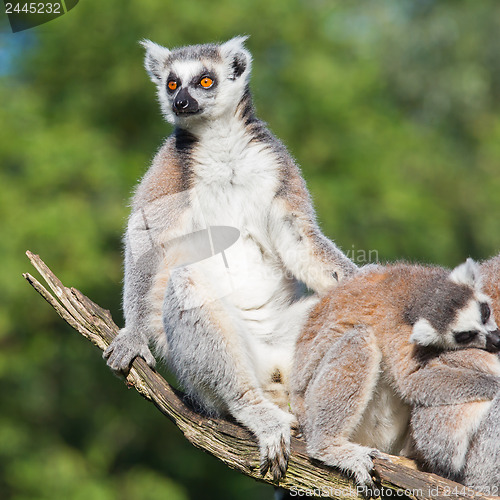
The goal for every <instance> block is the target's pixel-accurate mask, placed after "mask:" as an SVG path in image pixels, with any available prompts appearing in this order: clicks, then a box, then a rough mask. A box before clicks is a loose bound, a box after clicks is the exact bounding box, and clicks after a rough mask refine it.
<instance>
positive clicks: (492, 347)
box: [486, 330, 500, 352]
mask: <svg viewBox="0 0 500 500" xmlns="http://www.w3.org/2000/svg"><path fill="white" fill-rule="evenodd" d="M486 350H487V351H488V352H500V330H495V331H494V332H490V333H489V334H488V336H487V337H486Z"/></svg>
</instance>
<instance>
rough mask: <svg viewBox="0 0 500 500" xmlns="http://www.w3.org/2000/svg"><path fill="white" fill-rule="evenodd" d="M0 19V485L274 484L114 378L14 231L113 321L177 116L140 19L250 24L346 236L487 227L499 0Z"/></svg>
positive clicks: (455, 255) (421, 247)
mask: <svg viewBox="0 0 500 500" xmlns="http://www.w3.org/2000/svg"><path fill="white" fill-rule="evenodd" d="M0 22H1V24H0V28H1V29H2V32H1V34H0V102H1V106H0V123H1V124H2V125H1V131H2V134H1V139H0V224H1V235H2V237H1V238H0V262H1V265H2V272H1V273H0V290H1V292H0V294H1V297H2V300H1V302H0V381H1V382H2V391H1V393H0V408H1V410H0V498H2V499H13V500H28V499H29V500H37V499H40V500H42V499H50V500H59V499H61V500H62V499H64V500H73V499H75V500H78V499H93V500H94V499H95V500H100V499H103V500H107V499H114V498H121V499H124V500H127V499H134V500H143V499H144V500H149V499H158V498H166V499H169V500H177V499H179V500H181V499H187V498H199V497H200V496H202V497H203V498H206V499H212V498H213V499H221V500H224V499H229V498H235V497H238V498H241V499H254V498H271V496H272V489H271V488H269V487H267V486H264V485H260V484H258V483H255V482H254V481H252V480H250V479H247V478H244V477H242V476H240V475H239V474H237V473H235V472H232V471H229V470H227V469H226V468H225V467H224V466H223V465H222V464H220V463H218V462H217V461H216V460H215V459H212V458H211V457H209V456H207V455H205V454H203V453H201V452H200V451H198V450H195V449H194V448H192V447H191V446H190V445H189V444H188V443H187V441H185V440H184V438H183V437H182V436H181V435H180V433H179V432H178V431H177V429H175V427H174V426H173V425H172V424H171V423H170V422H168V421H167V420H166V419H165V418H163V417H162V416H161V415H160V414H159V413H158V412H157V411H156V410H155V409H154V408H153V407H152V406H151V405H149V404H147V403H146V402H144V401H143V400H142V399H141V398H140V397H138V396H137V395H136V394H131V393H128V392H127V391H126V390H125V387H124V386H123V385H122V384H121V382H120V381H118V380H117V379H115V378H114V377H112V376H111V374H110V373H109V371H108V370H107V368H106V367H105V365H104V363H103V362H102V360H101V359H100V356H99V353H98V352H97V351H96V350H95V349H94V350H93V349H91V348H89V345H88V343H87V342H86V341H84V340H83V339H80V338H78V336H77V335H75V334H74V332H72V331H71V330H70V329H69V328H68V327H66V326H65V325H64V324H63V323H62V321H60V320H59V318H58V317H57V316H56V315H55V314H54V312H53V311H52V310H51V309H50V308H49V307H48V306H47V305H46V304H44V303H43V301H42V300H41V299H40V298H39V297H37V296H36V294H35V293H34V292H33V291H32V290H30V288H29V286H28V285H27V284H26V283H25V282H24V281H23V279H22V278H21V273H22V272H23V271H27V270H30V269H29V268H30V266H29V265H28V262H27V260H26V259H25V257H24V251H25V250H26V249H28V248H29V249H30V250H32V251H34V252H36V253H39V254H40V255H41V256H42V258H44V259H45V260H46V262H47V263H48V264H49V265H50V266H51V267H52V268H53V269H54V271H55V272H56V273H57V274H58V275H59V276H60V277H61V279H62V280H63V281H64V282H65V283H66V284H70V285H74V286H76V287H78V288H79V289H81V290H82V291H83V292H84V293H85V294H87V295H89V296H90V297H91V298H93V299H94V300H95V301H97V302H98V303H100V304H101V305H103V306H104V307H107V308H109V309H110V310H111V311H112V313H113V315H114V317H115V319H116V320H117V322H118V323H121V313H120V306H119V303H120V288H121V285H120V281H121V243H120V238H121V233H122V231H123V228H124V225H125V220H126V216H127V212H128V209H127V199H128V197H129V194H130V192H131V190H132V189H133V186H134V184H135V183H136V180H137V178H139V177H140V176H141V175H142V174H143V172H144V171H145V169H146V168H147V166H148V163H149V161H150V159H151V157H152V156H153V154H154V152H155V151H156V149H157V148H158V147H159V145H160V144H161V141H162V138H163V137H164V136H165V135H167V134H168V133H169V132H170V127H169V126H168V125H166V124H165V123H163V122H162V120H161V117H160V113H159V110H158V106H157V104H156V102H155V92H154V88H153V86H152V84H151V83H150V82H149V80H148V78H147V76H146V74H145V72H144V70H143V68H142V57H143V54H142V49H141V47H140V46H139V45H138V44H137V41H138V40H139V39H141V38H150V39H153V40H154V41H157V42H159V43H161V44H164V45H166V46H179V45H184V44H190V43H203V42H206V41H216V40H225V39H228V38H230V37H232V36H234V35H236V34H242V33H245V34H249V35H251V38H250V39H249V41H248V47H249V48H250V50H251V51H252V53H253V56H254V72H253V73H254V76H253V80H252V90H253V93H254V97H255V102H256V106H257V110H258V112H259V115H260V116H261V117H262V118H263V119H264V120H266V121H267V122H268V123H269V125H270V127H271V129H272V130H273V131H274V132H275V133H276V135H277V136H278V137H280V138H281V139H282V140H283V141H284V142H285V143H286V144H287V145H288V146H289V148H290V150H291V152H292V153H293V154H294V155H295V157H296V158H297V160H298V162H299V163H300V164H301V165H302V168H303V172H304V176H305V178H306V180H307V182H308V185H309V188H310V190H311V193H312V195H313V198H314V202H315V205H316V207H317V210H318V217H319V220H320V222H321V225H322V227H323V229H324V231H325V233H326V234H327V235H328V236H330V237H332V238H334V239H335V240H336V242H337V243H338V244H340V245H341V246H342V247H343V248H344V250H345V251H347V252H348V253H349V254H350V255H351V256H354V257H358V258H360V257H362V251H363V250H366V251H368V250H376V251H377V252H378V256H379V258H380V259H381V260H390V259H396V258H405V259H409V260H420V261H426V262H434V263H438V264H443V265H454V264H456V263H458V262H459V261H461V260H463V259H465V257H467V256H469V255H470V256H472V257H475V258H478V259H481V258H485V257H487V256H488V255H492V254H495V253H496V252H497V251H498V250H499V249H500V233H499V231H498V220H499V215H500V197H499V196H498V195H497V193H498V192H499V191H500V109H499V108H500V58H499V54H500V37H498V33H499V31H500V4H498V2H495V1H494V0H483V1H482V2H473V1H471V0H454V1H451V0H448V1H446V0H442V1H439V2H437V1H433V0H421V1H419V2H415V1H411V0H385V1H384V0H379V1H377V2H371V1H351V2H340V1H333V0H332V1H329V2H326V1H324V0H307V1H306V0H273V1H272V2H269V1H268V0H241V1H240V2H238V3H235V2H233V1H230V0H214V1H213V2H211V3H210V5H209V6H208V5H207V4H206V3H202V2H201V1H199V0H184V1H183V2H182V3H179V2H173V1H171V0H108V1H107V2H97V1H87V2H80V3H79V5H78V6H77V7H76V8H75V9H73V10H72V11H71V12H70V13H68V14H66V15H64V16H62V17H61V18H59V19H57V20H55V21H53V22H51V23H48V24H45V25H43V26H40V27H38V28H36V29H33V30H29V31H26V32H21V33H17V34H12V33H10V32H9V28H8V24H7V22H6V20H5V19H1V20H0ZM200 490H201V491H202V493H201V494H200Z"/></svg>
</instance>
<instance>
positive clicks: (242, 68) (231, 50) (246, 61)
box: [220, 36, 252, 80]
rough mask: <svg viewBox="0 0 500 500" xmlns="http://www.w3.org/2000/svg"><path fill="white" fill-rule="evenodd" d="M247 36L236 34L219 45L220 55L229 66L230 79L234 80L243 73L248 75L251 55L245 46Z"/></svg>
mask: <svg viewBox="0 0 500 500" xmlns="http://www.w3.org/2000/svg"><path fill="white" fill-rule="evenodd" d="M247 38H248V37H247V36H236V37H234V38H231V40H228V41H227V42H225V43H223V44H222V45H221V46H220V50H221V54H222V57H223V58H224V59H225V60H226V61H227V62H228V64H229V65H230V67H231V75H230V77H229V78H230V79H231V80H236V79H237V78H239V77H240V76H241V75H243V74H244V73H245V74H246V75H248V74H249V73H250V68H251V64H252V56H251V55H250V52H248V50H247V49H246V48H245V46H244V43H245V40H246V39H247Z"/></svg>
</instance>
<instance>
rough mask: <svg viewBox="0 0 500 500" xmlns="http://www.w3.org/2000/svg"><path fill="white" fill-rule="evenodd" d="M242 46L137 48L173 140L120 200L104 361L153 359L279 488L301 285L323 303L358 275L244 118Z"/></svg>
mask: <svg viewBox="0 0 500 500" xmlns="http://www.w3.org/2000/svg"><path fill="white" fill-rule="evenodd" d="M243 42H244V38H242V37H239V38H236V39H233V40H230V41H229V42H226V43H223V44H220V45H219V44H217V45H215V44H209V45H201V46H193V47H184V48H180V49H174V50H169V49H166V48H164V47H160V46H159V45H156V44H154V43H152V42H149V41H145V42H143V45H144V46H145V47H146V49H147V53H146V58H145V67H146V70H147V71H148V73H149V75H150V77H151V79H152V81H153V82H154V83H155V84H156V85H157V90H158V98H159V101H160V104H161V108H162V111H163V114H164V116H165V118H166V119H167V120H168V121H170V122H171V123H173V124H174V125H175V130H174V133H173V135H172V136H171V137H170V138H168V139H167V140H166V142H165V144H164V146H163V147H162V148H161V149H160V151H159V152H158V154H157V155H156V157H155V159H154V161H153V164H152V166H151V168H150V169H149V171H148V172H147V173H146V175H145V176H144V178H143V180H142V181H141V183H140V184H139V186H138V188H137V190H136V193H135V195H134V198H133V201H132V213H131V215H130V219H129V224H128V228H127V232H126V235H125V283H124V291H123V306H124V312H125V327H124V328H123V329H122V330H121V331H120V334H119V335H118V337H117V338H116V339H115V340H114V341H113V343H112V344H111V346H110V347H109V349H108V350H107V351H106V352H105V357H106V358H107V359H108V365H109V366H110V367H111V368H112V369H113V370H115V371H126V370H127V369H128V368H129V366H130V363H131V362H132V360H133V359H134V357H135V356H143V357H144V358H145V359H146V361H147V362H148V363H149V364H150V365H153V364H154V360H153V358H152V356H151V353H150V351H149V348H148V344H149V345H151V346H152V347H154V348H155V350H156V353H157V354H158V355H159V356H160V357H161V358H163V359H165V360H166V361H167V363H168V365H169V366H170V367H171V369H172V370H173V372H174V373H175V374H176V376H177V377H178V379H179V381H180V382H181V384H182V385H183V387H184V389H185V390H186V393H187V395H188V397H189V398H190V399H191V400H192V401H193V402H194V404H195V405H197V407H198V408H199V409H200V410H202V411H204V412H206V413H209V414H213V415H227V414H230V415H232V416H233V417H234V418H236V419H237V420H238V421H239V422H241V423H242V424H243V425H245V426H246V427H247V428H249V429H250V430H251V431H252V432H253V433H254V434H255V435H256V437H257V439H258V441H259V445H260V453H261V472H262V473H263V474H264V473H266V471H267V470H268V469H270V471H271V473H272V475H273V476H274V478H275V479H279V478H281V477H282V476H283V475H284V473H285V469H286V465H287V460H288V453H289V443H290V427H291V424H292V423H293V422H294V417H293V416H292V415H291V414H290V413H289V412H288V409H287V403H288V395H287V393H288V379H289V369H290V365H291V359H292V355H293V346H294V342H295V337H296V335H297V333H298V331H299V329H300V327H301V325H302V324H303V322H304V321H305V318H306V315H307V313H308V311H309V309H310V307H311V306H312V305H314V303H315V302H316V301H317V298H316V297H315V296H311V297H306V296H304V293H303V291H302V290H303V287H302V286H301V282H302V283H305V284H306V285H307V286H308V287H309V288H310V289H312V290H313V291H315V292H318V293H325V292H326V291H327V290H328V289H329V288H331V287H333V286H336V285H337V283H338V281H340V280H342V279H343V278H344V277H346V276H350V275H352V274H353V273H354V272H355V271H356V269H357V268H356V266H355V265H354V264H353V263H352V262H351V261H350V260H349V259H348V258H347V257H345V255H344V254H343V253H342V252H341V251H340V250H339V249H338V248H337V247H336V246H335V245H334V244H333V243H332V242H331V241H329V240H327V239H326V238H325V237H324V236H323V235H322V234H321V231H320V230H319V228H318V226H317V224H316V221H315V214H314V210H313V208H312V205H311V201H310V198H309V195H308V192H307V189H306V187H305V183H304V181H303V179H302V177H301V175H300V170H299V169H298V167H297V166H296V165H295V163H294V162H293V159H292V158H291V157H290V155H289V154H288V152H287V151H286V148H285V147H284V146H283V145H282V144H281V142H280V141H278V140H277V139H276V138H275V137H274V136H273V135H272V134H271V133H270V132H269V130H268V129H267V128H266V126H265V124H264V123H263V122H261V121H260V120H258V118H256V116H255V113H254V109H253V105H252V100H251V95H250V92H249V89H248V80H249V77H250V70H251V56H250V53H249V52H248V51H247V49H246V48H245V47H244V45H243ZM204 75H209V76H210V79H211V80H212V81H213V83H212V85H209V86H208V87H207V88H202V86H201V79H203V77H204ZM169 81H172V82H175V84H174V83H172V85H171V86H172V87H176V88H175V89H174V88H169V87H168V82H169ZM209 83H210V82H209ZM167 89H169V90H167ZM181 92H182V94H181ZM179 95H182V99H185V100H187V101H189V103H187V104H186V103H184V104H186V105H185V106H184V107H183V105H181V104H183V103H179V101H180V98H179ZM186 110H189V113H188V112H186ZM228 226H229V229H227V227H228ZM224 227H226V229H225V230H224V229H221V228H224ZM220 231H222V232H223V233H224V234H223V235H222V237H221V236H220V234H219V233H220ZM238 236H239V237H238ZM207 239H208V241H207ZM234 239H236V240H237V241H236V243H234V244H232V243H233V240H234ZM208 249H210V250H208ZM207 251H208V253H209V254H210V255H209V256H207ZM205 257H207V258H205ZM246 265H248V269H246V268H245V266H246ZM333 275H335V276H336V277H335V278H334V277H333ZM235 283H236V285H235ZM231 287H233V288H231ZM277 373H279V376H277V375H276V374H277Z"/></svg>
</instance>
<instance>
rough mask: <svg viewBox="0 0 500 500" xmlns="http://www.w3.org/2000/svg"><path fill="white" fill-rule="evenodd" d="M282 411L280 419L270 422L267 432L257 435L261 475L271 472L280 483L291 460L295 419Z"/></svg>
mask: <svg viewBox="0 0 500 500" xmlns="http://www.w3.org/2000/svg"><path fill="white" fill-rule="evenodd" d="M279 411H280V415H279V418H277V419H275V420H274V421H270V422H269V425H268V427H267V428H266V430H265V431H263V432H261V433H259V434H257V438H258V441H259V447H260V474H261V475H262V476H265V475H266V473H267V472H268V471H269V472H270V473H271V475H272V476H273V479H274V481H280V480H281V479H283V478H284V477H285V475H286V469H287V466H288V459H289V458H290V429H291V426H292V424H293V423H294V422H295V417H294V416H293V415H291V414H289V413H286V412H284V411H281V410H279Z"/></svg>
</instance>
